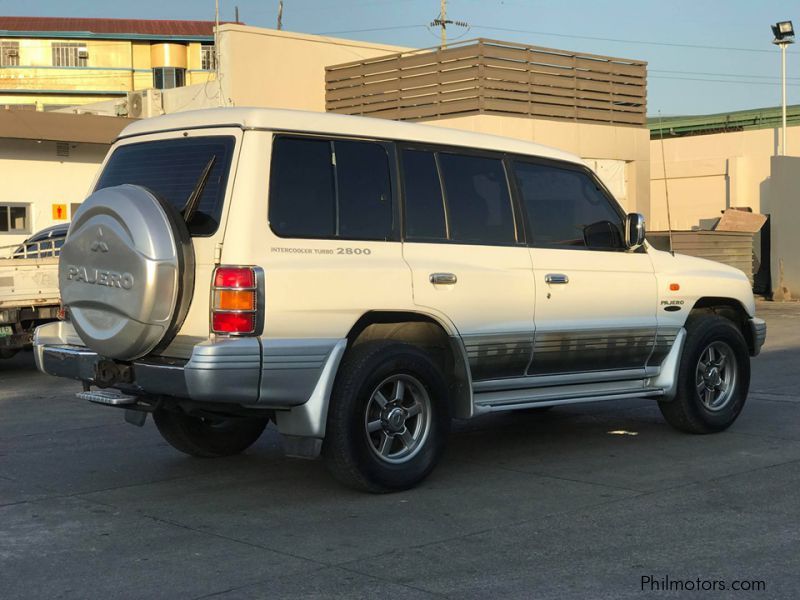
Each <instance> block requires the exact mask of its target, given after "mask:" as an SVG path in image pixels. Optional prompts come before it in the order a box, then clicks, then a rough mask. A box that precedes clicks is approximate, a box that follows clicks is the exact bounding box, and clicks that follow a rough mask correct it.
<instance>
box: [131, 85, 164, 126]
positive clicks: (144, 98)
mask: <svg viewBox="0 0 800 600" xmlns="http://www.w3.org/2000/svg"><path fill="white" fill-rule="evenodd" d="M127 105H128V107H127V108H128V117H130V118H131V119H148V118H150V117H157V116H158V115H163V114H164V109H163V105H162V99H161V90H155V89H151V90H142V91H141V92H128V102H127Z"/></svg>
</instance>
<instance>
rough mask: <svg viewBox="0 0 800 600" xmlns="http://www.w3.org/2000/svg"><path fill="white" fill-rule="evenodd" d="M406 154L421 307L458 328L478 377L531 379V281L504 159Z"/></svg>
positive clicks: (408, 214) (408, 230)
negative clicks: (523, 376)
mask: <svg viewBox="0 0 800 600" xmlns="http://www.w3.org/2000/svg"><path fill="white" fill-rule="evenodd" d="M400 155H401V156H400V158H401V165H402V181H403V184H402V187H403V195H404V200H405V203H404V243H403V256H404V258H405V260H406V262H407V263H408V264H409V266H410V267H411V271H412V278H413V288H414V303H415V305H417V306H418V307H419V308H420V309H422V310H424V311H425V312H429V313H434V314H437V315H439V316H440V317H441V318H444V319H447V320H449V321H450V322H452V323H453V324H454V325H455V327H456V328H457V329H458V331H459V333H460V335H461V338H462V340H463V342H464V345H465V347H466V351H467V354H468V357H469V363H470V367H471V372H472V378H473V380H489V379H498V378H504V377H515V376H522V375H524V373H525V371H526V369H527V367H528V363H529V361H530V357H531V349H532V343H533V302H534V284H533V277H532V273H531V263H530V256H529V254H528V249H527V248H526V247H525V246H524V244H523V243H522V242H521V229H520V227H519V225H520V223H519V215H518V214H516V212H515V208H514V205H513V203H512V200H511V193H510V189H509V183H508V180H507V177H506V168H505V165H504V162H503V159H502V158H501V157H500V156H498V155H492V154H476V153H471V152H467V151H453V150H436V149H431V148H420V147H413V146H405V147H402V148H401V150H400Z"/></svg>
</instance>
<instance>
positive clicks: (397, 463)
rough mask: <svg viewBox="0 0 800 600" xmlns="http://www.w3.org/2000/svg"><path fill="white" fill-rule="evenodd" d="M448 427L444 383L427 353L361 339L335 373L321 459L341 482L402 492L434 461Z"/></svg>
mask: <svg viewBox="0 0 800 600" xmlns="http://www.w3.org/2000/svg"><path fill="white" fill-rule="evenodd" d="M449 428H450V410H449V401H448V393H447V385H446V383H445V380H444V376H443V375H442V373H441V371H440V369H439V367H438V366H437V365H436V363H435V362H434V361H433V360H432V359H431V357H430V356H429V355H428V354H426V353H425V352H423V351H422V350H420V349H418V348H416V347H414V346H411V345H409V344H401V343H397V342H391V341H378V342H366V343H364V344H361V345H359V346H357V347H356V348H355V349H354V350H353V351H352V352H351V353H350V354H349V356H348V357H347V358H346V359H345V362H344V363H343V364H342V366H341V368H340V370H339V375H338V377H337V379H336V384H335V386H334V391H333V395H332V397H331V405H330V408H329V410H328V425H327V432H326V436H325V441H324V444H323V456H324V458H325V462H326V465H327V466H328V468H329V470H330V471H331V473H332V474H333V475H334V477H336V478H337V479H338V480H339V481H341V482H342V483H344V484H346V485H348V486H351V487H354V488H357V489H361V490H365V491H369V492H389V491H394V490H402V489H407V488H410V487H412V486H414V485H415V484H417V483H419V482H420V481H422V480H423V479H424V478H425V477H426V476H427V475H428V474H429V473H430V472H431V471H432V470H433V468H434V467H435V466H436V463H437V462H438V461H439V458H440V457H441V454H442V452H443V450H444V445H445V442H446V438H447V433H448V431H449Z"/></svg>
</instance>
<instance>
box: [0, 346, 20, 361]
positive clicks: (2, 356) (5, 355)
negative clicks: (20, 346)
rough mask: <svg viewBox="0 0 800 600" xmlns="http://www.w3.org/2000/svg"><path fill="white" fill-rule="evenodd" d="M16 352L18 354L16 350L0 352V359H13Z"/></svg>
mask: <svg viewBox="0 0 800 600" xmlns="http://www.w3.org/2000/svg"><path fill="white" fill-rule="evenodd" d="M17 352H19V350H17V349H16V348H15V349H13V350H7V349H3V350H0V359H8V358H14V357H15V356H16V355H17Z"/></svg>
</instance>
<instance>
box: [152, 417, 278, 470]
mask: <svg viewBox="0 0 800 600" xmlns="http://www.w3.org/2000/svg"><path fill="white" fill-rule="evenodd" d="M153 420H154V421H155V423H156V427H158V431H159V433H160V434H161V436H162V437H163V438H164V439H165V440H166V441H167V442H169V444H170V445H171V446H172V447H173V448H175V449H176V450H180V451H181V452H184V453H185V454H189V455H190V456H197V457H200V458H215V457H220V456H233V455H234V454H239V453H241V452H244V451H245V450H247V449H248V448H249V447H250V446H252V445H253V444H254V443H255V442H256V440H257V439H258V438H259V437H260V436H261V434H262V433H263V432H264V428H265V427H266V426H267V423H268V419H254V418H242V417H231V418H228V419H219V420H213V421H212V420H208V419H201V418H199V417H193V416H190V415H187V414H186V413H183V412H178V411H169V410H163V409H162V410H157V411H155V412H154V413H153Z"/></svg>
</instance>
